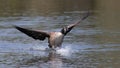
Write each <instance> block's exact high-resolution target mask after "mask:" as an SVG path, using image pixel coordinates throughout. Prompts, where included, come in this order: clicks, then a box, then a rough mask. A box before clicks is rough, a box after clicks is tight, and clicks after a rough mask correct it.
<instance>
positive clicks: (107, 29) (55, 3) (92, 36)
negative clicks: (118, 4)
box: [0, 0, 120, 68]
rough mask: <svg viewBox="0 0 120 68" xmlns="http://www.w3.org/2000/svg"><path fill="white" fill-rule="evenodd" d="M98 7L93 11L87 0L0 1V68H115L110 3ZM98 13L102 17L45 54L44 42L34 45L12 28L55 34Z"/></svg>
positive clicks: (119, 45) (117, 48) (119, 34)
mask: <svg viewBox="0 0 120 68" xmlns="http://www.w3.org/2000/svg"><path fill="white" fill-rule="evenodd" d="M94 3H97V2H94ZM101 4H102V5H104V4H106V2H104V3H103V2H102V0H101V1H100V2H99V3H97V6H96V7H93V6H94V5H93V1H92V0H74V1H73V0H69V2H68V0H29V1H27V0H20V1H18V0H0V68H119V64H120V61H119V60H120V31H119V24H117V23H118V22H119V19H116V18H114V17H115V16H118V15H117V13H115V11H116V10H114V11H112V10H111V11H110V13H108V9H107V8H109V7H108V6H109V4H112V3H111V2H110V3H109V4H107V5H106V7H104V8H103V7H102V6H101ZM101 7H102V10H103V9H104V12H103V11H100V12H101V13H100V14H97V15H95V14H96V13H94V14H91V15H90V16H89V17H88V18H87V19H86V20H84V21H83V22H81V23H80V24H79V25H78V26H77V27H75V28H74V29H73V30H72V31H71V32H70V33H69V34H68V35H67V36H66V37H65V39H64V42H63V45H62V49H59V50H57V51H56V52H51V51H49V50H46V48H48V46H47V45H48V43H47V39H46V40H45V41H39V40H37V41H36V40H34V39H32V38H30V37H28V36H26V35H25V34H23V33H21V32H19V31H17V30H16V29H15V28H13V27H12V25H18V26H22V27H26V28H33V29H41V30H46V31H60V30H61V28H62V27H64V26H66V25H68V24H71V23H74V22H76V21H77V20H79V19H81V18H82V17H83V16H84V15H85V14H86V12H87V11H88V10H90V11H91V10H92V11H93V9H94V11H95V12H96V10H100V9H101ZM114 7H115V6H114ZM99 8H100V9H99ZM107 13H108V14H107ZM108 15H109V16H108ZM117 18H118V17H117ZM113 22H114V23H113Z"/></svg>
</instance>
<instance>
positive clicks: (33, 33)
mask: <svg viewBox="0 0 120 68" xmlns="http://www.w3.org/2000/svg"><path fill="white" fill-rule="evenodd" d="M14 27H15V28H16V29H17V30H19V31H21V32H23V33H25V34H26V35H28V36H29V37H32V38H33V39H35V40H37V39H38V40H42V41H43V40H45V38H46V37H49V33H47V32H44V31H40V30H32V29H26V28H22V27H19V26H14Z"/></svg>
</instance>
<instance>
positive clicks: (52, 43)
mask: <svg viewBox="0 0 120 68" xmlns="http://www.w3.org/2000/svg"><path fill="white" fill-rule="evenodd" d="M88 16H89V14H87V15H86V16H84V17H83V18H82V19H81V20H79V21H78V22H75V23H73V24H70V25H68V26H66V27H63V28H62V30H61V31H60V32H45V31H42V30H32V29H26V28H22V27H19V26H15V25H14V27H15V28H16V29H18V30H19V31H21V32H23V33H25V34H26V35H28V36H30V37H32V38H33V39H35V40H41V41H43V40H45V38H48V43H49V45H48V46H49V47H50V48H52V49H54V48H56V47H61V44H62V42H63V39H64V36H66V35H67V33H68V32H70V31H71V30H72V29H73V28H74V27H75V26H76V25H78V24H79V23H80V22H81V21H83V20H84V19H86V18H87V17H88Z"/></svg>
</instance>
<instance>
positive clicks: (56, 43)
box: [48, 32, 64, 48]
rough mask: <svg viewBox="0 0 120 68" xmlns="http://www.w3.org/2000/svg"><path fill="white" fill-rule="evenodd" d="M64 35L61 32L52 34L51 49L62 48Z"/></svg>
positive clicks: (49, 39) (50, 38)
mask: <svg viewBox="0 0 120 68" xmlns="http://www.w3.org/2000/svg"><path fill="white" fill-rule="evenodd" d="M63 38H64V35H63V34H62V33H61V32H51V33H50V37H49V38H48V43H49V47H50V48H56V47H61V44H62V42H63Z"/></svg>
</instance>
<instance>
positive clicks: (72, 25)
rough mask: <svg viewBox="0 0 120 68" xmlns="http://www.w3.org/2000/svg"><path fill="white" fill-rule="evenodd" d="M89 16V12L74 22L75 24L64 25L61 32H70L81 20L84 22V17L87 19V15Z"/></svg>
mask: <svg viewBox="0 0 120 68" xmlns="http://www.w3.org/2000/svg"><path fill="white" fill-rule="evenodd" d="M88 16H89V13H87V14H86V15H85V16H84V17H83V18H82V19H81V20H79V21H77V22H75V23H73V24H70V25H68V26H66V27H63V29H62V30H61V32H62V33H63V34H64V35H66V34H67V33H68V32H70V31H71V30H72V29H73V28H74V27H75V26H76V25H78V24H79V23H80V22H82V21H83V20H84V19H86V18H87V17H88Z"/></svg>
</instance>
